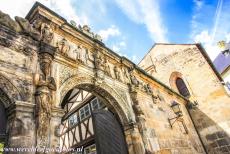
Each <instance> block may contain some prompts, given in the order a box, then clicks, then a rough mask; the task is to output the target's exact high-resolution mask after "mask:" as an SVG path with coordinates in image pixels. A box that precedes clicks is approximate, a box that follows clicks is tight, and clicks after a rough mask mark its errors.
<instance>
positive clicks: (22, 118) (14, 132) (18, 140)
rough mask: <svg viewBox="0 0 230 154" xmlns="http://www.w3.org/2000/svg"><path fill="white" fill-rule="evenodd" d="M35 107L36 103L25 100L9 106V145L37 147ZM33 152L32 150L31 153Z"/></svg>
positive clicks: (13, 146) (14, 146)
mask: <svg viewBox="0 0 230 154" xmlns="http://www.w3.org/2000/svg"><path fill="white" fill-rule="evenodd" d="M34 107H35V104H33V103H30V102H23V101H16V102H15V103H13V104H11V106H9V108H8V109H7V111H8V126H7V127H8V128H7V132H8V135H9V138H8V145H7V147H12V148H32V147H35V119H34ZM13 153H15V152H13ZM17 153H20V152H17ZM32 153H33V152H31V154H32Z"/></svg>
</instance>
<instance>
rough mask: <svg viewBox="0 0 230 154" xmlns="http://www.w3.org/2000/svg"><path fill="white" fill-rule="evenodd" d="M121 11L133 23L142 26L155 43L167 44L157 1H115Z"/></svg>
mask: <svg viewBox="0 0 230 154" xmlns="http://www.w3.org/2000/svg"><path fill="white" fill-rule="evenodd" d="M116 2H117V4H118V6H119V7H120V8H121V9H122V11H123V12H124V13H125V14H126V15H127V16H128V17H129V18H130V19H131V20H132V21H134V22H135V23H138V24H144V25H145V26H146V28H147V30H148V31H149V33H150V36H151V38H152V40H153V41H155V42H168V40H167V38H166V32H167V30H166V28H165V27H164V25H163V22H162V18H161V15H160V9H159V1H158V0H145V1H143V0H126V1H124V0H116Z"/></svg>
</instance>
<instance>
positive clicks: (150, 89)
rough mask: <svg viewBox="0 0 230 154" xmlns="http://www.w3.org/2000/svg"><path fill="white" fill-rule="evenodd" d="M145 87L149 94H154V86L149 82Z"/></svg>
mask: <svg viewBox="0 0 230 154" xmlns="http://www.w3.org/2000/svg"><path fill="white" fill-rule="evenodd" d="M144 88H145V91H146V92H147V93H148V94H153V90H152V87H151V86H150V85H149V84H146V85H144Z"/></svg>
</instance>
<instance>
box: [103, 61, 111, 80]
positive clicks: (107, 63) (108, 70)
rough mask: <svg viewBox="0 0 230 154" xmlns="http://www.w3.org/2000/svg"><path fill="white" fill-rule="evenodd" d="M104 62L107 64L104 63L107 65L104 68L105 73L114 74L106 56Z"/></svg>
mask: <svg viewBox="0 0 230 154" xmlns="http://www.w3.org/2000/svg"><path fill="white" fill-rule="evenodd" d="M104 62H105V64H104V65H105V69H104V71H105V74H106V75H108V76H110V77H111V76H112V75H111V70H110V65H109V61H108V59H107V58H106V57H105V59H104Z"/></svg>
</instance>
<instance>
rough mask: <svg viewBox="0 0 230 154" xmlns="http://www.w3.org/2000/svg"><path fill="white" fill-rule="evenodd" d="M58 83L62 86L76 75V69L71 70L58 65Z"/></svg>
mask: <svg viewBox="0 0 230 154" xmlns="http://www.w3.org/2000/svg"><path fill="white" fill-rule="evenodd" d="M59 72H60V75H59V81H60V83H59V84H60V85H62V84H63V83H64V82H65V81H66V80H67V79H69V78H71V77H72V76H74V75H75V74H76V69H71V68H70V67H66V66H64V65H60V67H59Z"/></svg>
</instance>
